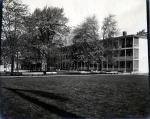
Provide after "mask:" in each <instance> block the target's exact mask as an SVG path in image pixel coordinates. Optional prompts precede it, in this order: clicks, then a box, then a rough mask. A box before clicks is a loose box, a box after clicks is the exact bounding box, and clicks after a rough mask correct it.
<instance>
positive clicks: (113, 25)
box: [101, 14, 119, 39]
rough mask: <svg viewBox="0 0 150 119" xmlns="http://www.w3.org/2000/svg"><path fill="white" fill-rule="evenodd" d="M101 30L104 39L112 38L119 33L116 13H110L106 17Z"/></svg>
mask: <svg viewBox="0 0 150 119" xmlns="http://www.w3.org/2000/svg"><path fill="white" fill-rule="evenodd" d="M101 30H102V36H103V39H107V38H111V37H114V36H116V35H118V34H119V28H118V26H117V20H116V19H115V15H112V14H110V15H109V16H108V17H105V18H104V21H103V25H102V27H101Z"/></svg>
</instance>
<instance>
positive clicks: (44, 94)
mask: <svg viewBox="0 0 150 119" xmlns="http://www.w3.org/2000/svg"><path fill="white" fill-rule="evenodd" d="M4 88H5V89H8V90H13V91H21V92H29V93H32V94H35V95H37V96H42V97H46V98H50V99H55V100H59V101H63V102H65V101H69V98H67V97H63V96H60V95H58V94H55V93H50V92H45V91H40V90H26V89H16V88H6V87H4Z"/></svg>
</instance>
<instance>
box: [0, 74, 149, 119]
mask: <svg viewBox="0 0 150 119" xmlns="http://www.w3.org/2000/svg"><path fill="white" fill-rule="evenodd" d="M1 86H2V87H1V88H2V90H1V92H2V101H3V103H2V107H3V108H2V109H3V115H4V116H5V117H6V119H62V118H102V117H106V118H113V117H128V118H129V117H131V118H134V117H140V118H145V117H147V116H148V112H149V103H148V102H149V95H148V77H147V76H144V75H88V76H86V75H85V76H49V77H42V76H41V77H13V78H12V77H3V78H1Z"/></svg>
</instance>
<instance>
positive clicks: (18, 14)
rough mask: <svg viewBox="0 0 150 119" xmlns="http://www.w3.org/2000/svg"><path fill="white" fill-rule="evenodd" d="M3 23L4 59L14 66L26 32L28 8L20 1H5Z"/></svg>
mask: <svg viewBox="0 0 150 119" xmlns="http://www.w3.org/2000/svg"><path fill="white" fill-rule="evenodd" d="M3 6H4V9H3V23H2V39H3V41H2V57H3V58H4V59H5V60H7V61H10V60H11V64H12V69H11V70H12V72H13V69H14V59H15V58H16V57H18V56H17V55H18V52H19V51H20V49H21V47H20V42H22V41H20V36H21V35H22V33H23V31H24V26H23V21H24V19H23V18H24V17H25V16H26V15H27V14H28V11H27V6H26V5H24V4H22V3H21V1H19V0H4V5H3Z"/></svg>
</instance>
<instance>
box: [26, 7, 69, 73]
mask: <svg viewBox="0 0 150 119" xmlns="http://www.w3.org/2000/svg"><path fill="white" fill-rule="evenodd" d="M67 22H68V19H67V18H66V17H65V16H64V10H63V9H62V8H56V7H44V8H43V9H42V10H41V9H36V10H35V11H34V12H33V14H31V15H30V16H28V17H27V18H26V23H25V24H26V28H27V29H26V33H25V34H26V36H29V37H30V39H29V41H28V42H30V44H31V46H32V47H34V48H35V49H38V50H39V52H40V56H41V60H42V69H43V71H46V70H47V60H48V59H49V57H53V56H52V55H53V54H52V51H54V50H55V47H61V46H63V42H64V40H65V39H66V35H67V34H68V33H69V27H68V26H67V25H66V24H67ZM31 24H32V26H31ZM54 52H55V51H54Z"/></svg>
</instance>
